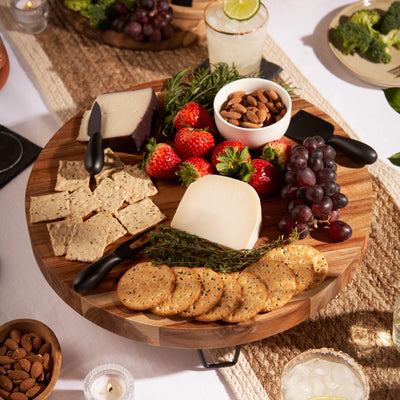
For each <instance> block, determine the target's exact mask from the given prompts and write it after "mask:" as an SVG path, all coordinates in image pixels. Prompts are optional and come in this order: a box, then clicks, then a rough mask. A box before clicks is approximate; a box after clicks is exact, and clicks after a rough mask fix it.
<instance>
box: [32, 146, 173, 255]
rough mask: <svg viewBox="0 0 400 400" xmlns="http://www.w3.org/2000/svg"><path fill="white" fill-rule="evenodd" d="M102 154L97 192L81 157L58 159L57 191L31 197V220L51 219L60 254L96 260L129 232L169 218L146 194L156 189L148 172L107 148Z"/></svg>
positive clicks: (55, 246) (52, 235) (53, 239)
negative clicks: (108, 247)
mask: <svg viewBox="0 0 400 400" xmlns="http://www.w3.org/2000/svg"><path fill="white" fill-rule="evenodd" d="M104 156H105V160H104V168H103V170H102V171H101V172H100V173H99V174H97V175H95V180H96V187H95V189H94V190H93V191H92V190H91V189H90V187H89V181H90V175H89V174H88V172H87V171H86V169H85V166H84V163H83V161H60V162H59V169H58V174H57V182H56V186H55V191H56V192H55V193H53V194H48V195H44V196H36V197H31V204H30V216H31V222H32V223H38V222H47V221H51V222H49V223H47V229H48V231H49V235H50V239H51V244H52V247H53V251H54V254H55V255H56V256H63V255H65V257H66V259H67V260H75V261H82V262H93V261H96V260H98V259H99V258H101V257H102V256H103V252H104V249H105V248H106V246H107V245H109V244H110V243H112V242H114V241H115V240H117V239H118V238H120V237H122V236H124V235H125V234H126V233H129V234H131V235H136V234H138V233H140V232H142V231H144V230H146V229H147V228H148V227H151V226H153V225H155V224H157V223H158V222H160V221H162V220H164V219H165V218H166V217H165V215H164V214H163V213H162V212H161V211H160V209H159V208H158V207H157V206H156V205H155V204H154V203H153V201H152V200H151V199H149V198H148V197H147V196H154V195H155V194H156V193H157V188H156V187H155V186H154V184H153V182H152V181H151V179H150V177H149V176H148V175H147V174H146V172H144V171H142V170H140V169H139V168H138V166H137V165H133V166H127V165H124V164H123V162H122V161H121V160H120V159H119V158H118V156H117V155H116V154H115V153H113V152H112V150H111V149H109V148H107V149H106V150H105V155H104Z"/></svg>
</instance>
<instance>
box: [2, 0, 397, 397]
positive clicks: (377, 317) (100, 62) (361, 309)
mask: <svg viewBox="0 0 400 400" xmlns="http://www.w3.org/2000/svg"><path fill="white" fill-rule="evenodd" d="M50 6H51V8H50V20H49V26H48V28H47V30H46V31H45V32H43V33H41V34H39V35H36V36H33V35H26V34H23V33H21V32H20V31H19V30H18V27H17V26H16V24H15V21H14V20H13V18H12V15H11V13H10V10H9V6H8V1H7V0H0V21H1V23H2V24H3V26H4V27H5V28H6V30H7V34H8V35H9V38H10V39H11V41H12V42H13V44H14V46H15V47H16V50H17V53H18V54H19V55H20V59H21V62H22V63H24V64H26V65H27V67H28V68H27V69H28V71H29V73H30V74H31V77H32V80H33V81H34V82H35V83H36V85H37V87H38V89H39V91H40V93H41V94H42V96H43V99H44V100H45V102H46V104H47V105H48V106H49V108H50V110H52V111H53V112H54V114H55V115H56V116H58V118H59V119H60V121H61V122H66V121H67V120H68V119H69V118H71V117H72V116H74V115H75V114H76V113H77V112H78V111H80V110H81V109H82V108H83V107H87V106H88V105H90V104H91V102H92V100H93V99H94V98H95V97H96V96H97V95H98V94H99V93H105V92H111V91H117V90H121V89H126V88H128V87H131V86H134V85H136V84H139V83H144V82H147V81H152V80H157V79H163V78H168V77H170V76H171V75H172V74H174V73H176V72H178V71H179V70H181V69H182V68H190V69H192V68H195V67H196V66H197V65H199V64H201V63H202V62H203V61H204V60H205V59H206V58H207V50H206V46H205V43H198V44H196V45H194V46H191V47H188V48H181V49H176V50H171V51H161V52H140V51H132V50H121V49H117V48H114V47H110V46H107V45H103V44H100V43H97V42H95V41H93V40H91V39H88V38H86V37H82V36H80V35H79V34H77V33H76V32H75V31H74V29H73V28H71V27H70V26H68V25H67V24H66V23H65V19H64V17H63V12H62V10H60V9H59V8H58V7H57V6H55V0H50ZM263 54H264V57H265V58H266V59H267V60H268V61H271V62H274V63H276V64H278V65H280V66H281V67H282V68H283V72H282V74H281V76H282V78H283V79H289V80H290V81H291V82H292V83H293V85H294V86H296V87H298V88H300V90H298V92H299V94H300V95H301V96H302V97H303V98H305V99H307V100H308V101H310V102H311V103H313V104H316V105H318V107H319V108H321V109H322V110H323V111H324V112H326V113H327V114H328V115H330V116H331V117H332V118H333V119H334V120H335V121H336V122H337V123H338V124H339V125H340V126H341V127H342V128H343V129H344V131H345V132H347V133H348V134H349V136H351V137H354V138H357V135H356V134H355V132H354V131H353V130H352V129H351V127H350V126H348V125H347V124H346V122H345V121H344V120H343V118H342V117H341V116H340V115H339V114H338V113H337V111H336V110H335V109H333V107H332V106H331V105H330V104H329V102H328V101H327V100H326V99H324V98H323V97H322V96H321V95H320V93H319V92H318V90H317V89H316V88H314V87H313V86H312V85H311V84H310V82H309V81H308V80H307V79H306V78H305V77H304V76H303V75H302V74H301V72H300V71H299V70H298V69H297V68H296V66H295V65H293V63H292V62H291V60H290V59H289V58H288V57H287V56H286V54H285V53H284V51H282V49H281V48H279V46H278V45H277V44H276V43H275V42H274V40H273V39H272V38H271V37H270V36H268V37H267V40H266V42H265V46H264V53H263ZM369 171H370V174H371V177H372V183H373V192H374V205H373V218H372V226H371V234H370V239H369V241H368V245H367V248H366V252H365V255H364V258H363V260H362V262H361V264H360V266H359V268H358V269H357V271H356V272H355V275H354V277H353V279H352V281H351V282H350V283H349V284H348V285H347V286H346V287H345V289H344V290H343V291H342V292H341V293H340V294H339V295H338V296H337V297H336V298H335V299H334V300H332V301H331V302H330V303H329V304H328V305H327V306H326V307H324V308H323V309H322V310H321V311H320V312H319V313H318V314H317V315H315V316H314V317H313V318H310V319H308V320H307V321H305V322H303V323H302V324H300V325H298V326H296V327H294V328H292V329H291V330H289V331H287V332H285V333H282V334H279V335H276V336H274V337H271V338H267V339H264V340H261V341H258V342H254V343H250V344H247V345H244V346H242V349H241V353H240V357H239V360H238V362H237V364H236V365H235V366H234V367H231V368H224V369H221V370H219V373H220V374H221V376H222V377H223V378H224V379H225V381H226V383H227V385H229V387H230V388H231V390H232V392H233V393H234V394H235V395H236V397H237V398H238V399H264V400H265V399H271V400H276V399H279V398H280V395H279V382H280V374H281V371H282V368H283V366H284V364H285V363H286V362H287V361H288V360H290V359H291V358H292V357H293V356H295V355H296V354H298V353H300V352H302V351H304V350H306V349H309V348H318V347H332V348H335V349H337V350H342V351H344V352H346V353H348V354H350V355H351V356H352V357H354V358H355V359H356V360H357V361H358V362H359V363H360V364H361V365H362V367H363V368H364V370H365V372H366V375H367V377H368V379H369V383H370V388H371V395H370V398H371V399H400V369H399V366H400V354H399V353H398V352H397V351H396V350H395V348H394V346H393V343H392V340H391V329H392V328H391V326H392V325H391V324H392V309H393V303H394V300H395V297H396V296H397V295H398V294H400V279H399V274H400V264H399V261H398V260H399V259H400V257H399V250H400V245H399V234H398V232H399V228H400V219H399V218H400V217H399V215H400V213H399V204H400V190H399V188H398V185H399V182H400V174H399V173H398V171H396V170H394V169H392V168H389V167H388V166H387V165H386V164H385V163H384V162H383V161H381V160H378V161H377V162H376V163H375V164H373V165H372V166H369ZM210 353H211V354H210V356H211V357H213V358H214V360H215V361H217V360H222V359H225V360H231V359H232V358H233V349H218V350H213V351H211V352H210Z"/></svg>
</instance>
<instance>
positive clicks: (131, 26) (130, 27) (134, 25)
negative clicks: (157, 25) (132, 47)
mask: <svg viewBox="0 0 400 400" xmlns="http://www.w3.org/2000/svg"><path fill="white" fill-rule="evenodd" d="M124 33H126V34H127V35H128V36H129V37H131V38H132V39H133V40H137V41H140V40H143V39H144V35H143V33H142V24H141V23H140V22H138V21H131V22H128V23H127V24H126V25H125V28H124Z"/></svg>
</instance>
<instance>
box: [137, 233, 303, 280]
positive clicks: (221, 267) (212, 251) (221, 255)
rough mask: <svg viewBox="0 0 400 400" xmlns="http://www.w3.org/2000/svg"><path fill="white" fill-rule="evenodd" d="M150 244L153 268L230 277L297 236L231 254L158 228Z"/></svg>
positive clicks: (221, 248)
mask: <svg viewBox="0 0 400 400" xmlns="http://www.w3.org/2000/svg"><path fill="white" fill-rule="evenodd" d="M150 240H151V243H150V245H149V246H148V247H146V249H145V251H144V252H145V254H146V256H147V257H149V258H151V259H152V260H153V262H154V263H155V264H167V265H169V266H171V267H172V266H181V267H190V268H193V267H205V268H211V269H212V270H214V271H218V272H223V273H229V272H234V271H238V270H241V269H243V268H245V267H247V266H248V265H250V264H252V263H254V262H256V261H258V260H259V259H260V258H261V257H262V256H263V255H264V254H266V253H267V252H268V251H269V250H271V249H273V248H276V247H280V246H283V245H287V244H290V243H293V242H295V241H296V240H298V235H297V233H296V232H295V231H294V232H293V234H292V235H291V236H290V237H288V238H284V237H283V236H280V237H279V238H278V239H277V240H274V241H272V242H268V243H265V244H263V245H261V246H259V247H256V248H254V249H251V250H233V249H229V248H227V247H224V246H222V245H220V244H217V243H214V242H210V241H208V240H206V239H202V238H199V237H198V236H196V235H191V234H189V233H186V232H183V231H179V230H176V229H172V228H170V227H167V226H165V225H160V226H159V231H155V232H152V233H151V239H150Z"/></svg>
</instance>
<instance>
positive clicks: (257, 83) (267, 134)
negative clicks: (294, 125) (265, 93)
mask: <svg viewBox="0 0 400 400" xmlns="http://www.w3.org/2000/svg"><path fill="white" fill-rule="evenodd" d="M258 89H265V90H268V89H273V90H275V92H276V93H277V94H278V95H279V97H280V98H281V100H282V102H283V104H284V105H285V107H286V114H285V116H284V117H283V118H282V119H281V120H279V121H278V122H275V123H273V124H271V125H268V126H265V127H262V128H242V127H238V126H235V125H232V124H230V123H229V122H227V121H225V120H224V119H223V118H222V117H221V115H220V113H219V111H220V109H221V106H222V104H223V103H224V102H225V100H226V99H227V98H228V95H230V94H231V93H232V92H235V91H237V90H245V91H246V93H251V92H254V91H256V90H258ZM291 114H292V99H291V98H290V95H289V93H288V92H287V91H286V90H285V89H284V88H283V87H282V86H281V85H279V84H277V83H275V82H273V81H270V80H267V79H262V78H243V79H239V80H237V81H233V82H231V83H228V84H227V85H225V86H223V87H222V88H221V89H220V90H219V91H218V93H217V95H216V96H215V98H214V119H215V123H216V125H217V128H218V131H219V133H220V134H221V136H222V137H224V138H225V139H226V140H237V141H239V142H241V143H243V144H244V145H245V146H248V147H249V149H257V148H260V147H262V146H263V145H264V144H265V143H267V142H270V141H272V140H277V139H280V138H282V136H283V135H284V134H285V132H286V131H287V128H288V126H289V122H290V118H291Z"/></svg>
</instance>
